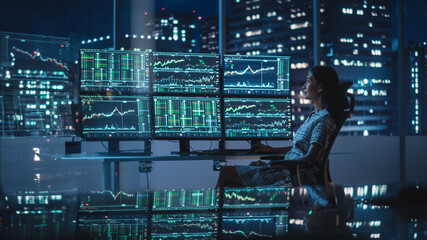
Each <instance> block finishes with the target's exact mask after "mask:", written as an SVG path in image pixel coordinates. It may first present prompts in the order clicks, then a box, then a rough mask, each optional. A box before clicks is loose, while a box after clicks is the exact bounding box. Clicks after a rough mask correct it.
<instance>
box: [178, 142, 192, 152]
mask: <svg viewBox="0 0 427 240" xmlns="http://www.w3.org/2000/svg"><path fill="white" fill-rule="evenodd" d="M179 153H180V154H189V153H190V140H188V139H185V140H179Z"/></svg>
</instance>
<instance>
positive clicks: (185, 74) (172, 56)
mask: <svg viewBox="0 0 427 240" xmlns="http://www.w3.org/2000/svg"><path fill="white" fill-rule="evenodd" d="M219 67H220V55H219V54H190V53H161V52H154V53H153V59H152V69H153V88H154V92H156V93H199V94H218V93H219V78H220V77H219Z"/></svg>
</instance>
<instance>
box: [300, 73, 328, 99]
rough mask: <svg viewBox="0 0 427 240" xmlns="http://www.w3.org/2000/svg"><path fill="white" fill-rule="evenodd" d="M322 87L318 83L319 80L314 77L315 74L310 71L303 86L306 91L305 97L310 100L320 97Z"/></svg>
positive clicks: (304, 91)
mask: <svg viewBox="0 0 427 240" xmlns="http://www.w3.org/2000/svg"><path fill="white" fill-rule="evenodd" d="M322 90H323V89H322V87H320V86H319V85H318V84H317V80H316V79H315V78H314V76H313V74H312V73H311V72H310V73H309V74H308V75H307V81H306V82H305V84H304V85H303V86H302V91H303V93H304V97H305V98H306V99H309V100H312V101H314V100H316V99H319V98H320V96H321V92H322Z"/></svg>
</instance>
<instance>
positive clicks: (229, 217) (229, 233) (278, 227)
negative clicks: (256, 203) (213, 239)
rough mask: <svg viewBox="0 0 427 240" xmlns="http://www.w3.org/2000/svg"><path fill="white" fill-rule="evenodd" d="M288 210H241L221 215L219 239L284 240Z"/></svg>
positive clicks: (225, 212)
mask: <svg viewBox="0 0 427 240" xmlns="http://www.w3.org/2000/svg"><path fill="white" fill-rule="evenodd" d="M288 232H289V210H287V209H282V210H279V209H263V210H260V209H256V210H255V209H244V210H243V209H242V210H234V209H233V211H224V212H223V213H222V231H221V236H222V238H221V239H286V237H287V236H288V235H289V233H288Z"/></svg>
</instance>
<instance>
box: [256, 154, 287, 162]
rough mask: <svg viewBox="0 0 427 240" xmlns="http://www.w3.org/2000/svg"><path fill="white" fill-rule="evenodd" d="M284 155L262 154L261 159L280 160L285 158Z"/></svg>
mask: <svg viewBox="0 0 427 240" xmlns="http://www.w3.org/2000/svg"><path fill="white" fill-rule="evenodd" d="M283 158H284V156H281V155H271V156H261V157H260V159H261V160H270V161H279V160H283Z"/></svg>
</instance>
